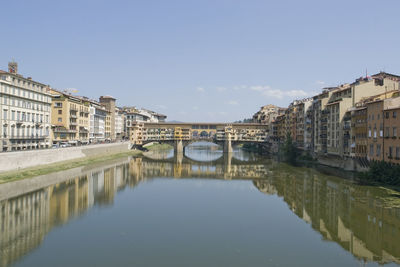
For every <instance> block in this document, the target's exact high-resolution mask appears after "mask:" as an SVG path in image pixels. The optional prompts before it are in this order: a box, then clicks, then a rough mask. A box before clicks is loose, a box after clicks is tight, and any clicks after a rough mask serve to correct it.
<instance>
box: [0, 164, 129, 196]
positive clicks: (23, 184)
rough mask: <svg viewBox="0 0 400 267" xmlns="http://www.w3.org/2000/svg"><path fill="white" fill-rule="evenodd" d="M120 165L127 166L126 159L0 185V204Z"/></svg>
mask: <svg viewBox="0 0 400 267" xmlns="http://www.w3.org/2000/svg"><path fill="white" fill-rule="evenodd" d="M121 164H129V160H128V158H126V157H123V158H118V159H113V160H110V161H107V162H106V163H101V164H94V165H89V166H81V167H77V168H73V169H68V170H63V171H60V172H53V173H49V174H44V175H40V176H36V177H32V178H30V179H22V180H18V181H14V182H12V183H4V184H0V202H1V201H3V200H5V199H9V198H12V197H15V196H20V195H22V194H26V193H29V192H33V191H35V190H39V189H41V188H46V187H48V186H50V185H53V184H58V183H62V182H64V181H68V180H70V179H72V178H73V177H81V176H82V175H85V174H90V173H95V172H98V171H102V170H104V169H107V168H111V167H115V166H118V165H121Z"/></svg>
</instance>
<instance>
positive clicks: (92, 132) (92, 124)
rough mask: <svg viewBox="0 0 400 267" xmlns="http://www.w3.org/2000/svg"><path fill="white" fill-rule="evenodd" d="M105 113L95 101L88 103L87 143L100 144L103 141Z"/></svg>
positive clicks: (103, 108)
mask: <svg viewBox="0 0 400 267" xmlns="http://www.w3.org/2000/svg"><path fill="white" fill-rule="evenodd" d="M106 116H107V111H106V109H105V107H103V106H102V105H100V103H98V102H95V101H92V100H91V101H90V107H89V141H90V142H94V143H97V142H102V141H104V140H105V121H106Z"/></svg>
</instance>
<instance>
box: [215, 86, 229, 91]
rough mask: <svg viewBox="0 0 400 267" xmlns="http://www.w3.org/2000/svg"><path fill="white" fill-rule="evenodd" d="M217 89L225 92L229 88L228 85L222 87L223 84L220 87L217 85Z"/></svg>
mask: <svg viewBox="0 0 400 267" xmlns="http://www.w3.org/2000/svg"><path fill="white" fill-rule="evenodd" d="M215 89H217V91H218V92H224V91H226V90H227V89H226V87H221V86H219V87H217V88H215Z"/></svg>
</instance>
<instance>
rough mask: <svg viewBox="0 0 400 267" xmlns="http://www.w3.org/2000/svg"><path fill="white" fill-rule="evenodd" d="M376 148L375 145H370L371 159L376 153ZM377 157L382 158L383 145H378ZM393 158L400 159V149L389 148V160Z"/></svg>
mask: <svg viewBox="0 0 400 267" xmlns="http://www.w3.org/2000/svg"><path fill="white" fill-rule="evenodd" d="M374 148H375V144H370V145H369V155H370V156H371V157H373V156H374V153H375V152H374ZM376 156H377V157H380V156H382V145H381V144H376ZM393 157H395V158H396V159H400V147H398V146H397V147H394V146H389V152H388V158H393Z"/></svg>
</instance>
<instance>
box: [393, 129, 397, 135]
mask: <svg viewBox="0 0 400 267" xmlns="http://www.w3.org/2000/svg"><path fill="white" fill-rule="evenodd" d="M393 137H397V127H393Z"/></svg>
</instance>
